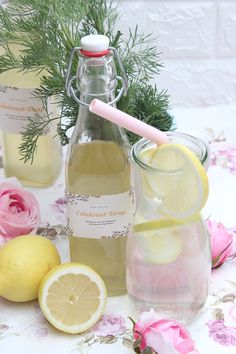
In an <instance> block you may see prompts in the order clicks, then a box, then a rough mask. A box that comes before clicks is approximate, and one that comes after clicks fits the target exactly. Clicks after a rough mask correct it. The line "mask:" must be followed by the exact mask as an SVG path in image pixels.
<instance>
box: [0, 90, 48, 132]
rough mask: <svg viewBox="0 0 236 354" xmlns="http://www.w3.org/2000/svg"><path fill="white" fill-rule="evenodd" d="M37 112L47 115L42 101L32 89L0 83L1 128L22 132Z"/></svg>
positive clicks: (7, 130) (6, 130)
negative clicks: (34, 94) (35, 95)
mask: <svg viewBox="0 0 236 354" xmlns="http://www.w3.org/2000/svg"><path fill="white" fill-rule="evenodd" d="M35 113H37V114H39V115H42V117H43V116H45V110H44V107H43V104H42V101H41V100H40V99H38V98H36V97H34V96H33V90H32V89H27V88H18V87H14V86H8V85H0V130H2V131H3V132H6V133H13V134H20V133H21V132H22V130H23V129H24V128H25V126H26V124H27V122H28V119H29V118H33V117H34V115H35Z"/></svg>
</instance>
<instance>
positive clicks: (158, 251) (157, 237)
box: [134, 219, 185, 264]
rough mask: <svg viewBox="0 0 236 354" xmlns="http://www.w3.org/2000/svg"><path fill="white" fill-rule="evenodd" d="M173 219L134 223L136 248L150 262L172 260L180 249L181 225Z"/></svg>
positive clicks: (156, 262) (169, 261)
mask: <svg viewBox="0 0 236 354" xmlns="http://www.w3.org/2000/svg"><path fill="white" fill-rule="evenodd" d="M183 225H185V224H184V223H180V222H176V221H173V220H166V219H163V220H153V221H147V222H144V223H141V224H136V225H134V232H135V237H136V241H137V243H138V248H139V250H140V253H141V254H142V255H143V257H144V259H145V261H146V262H148V263H152V264H168V263H172V262H174V261H175V260H176V259H177V258H178V257H179V255H180V253H181V251H182V241H181V232H180V231H181V229H180V228H178V227H181V226H183Z"/></svg>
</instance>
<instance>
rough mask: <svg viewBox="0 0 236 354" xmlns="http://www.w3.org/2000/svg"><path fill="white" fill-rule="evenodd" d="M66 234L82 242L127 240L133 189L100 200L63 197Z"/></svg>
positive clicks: (133, 200) (78, 196) (130, 223)
mask: <svg viewBox="0 0 236 354" xmlns="http://www.w3.org/2000/svg"><path fill="white" fill-rule="evenodd" d="M66 200H67V226H68V229H69V234H70V235H71V236H75V237H85V238H97V239H98V238H116V237H122V236H128V234H129V231H130V229H131V225H132V221H133V214H134V207H135V199H134V188H133V187H131V188H130V190H129V191H127V192H124V193H120V194H113V195H102V196H86V195H77V194H72V193H66Z"/></svg>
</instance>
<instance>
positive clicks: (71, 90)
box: [65, 47, 128, 106]
mask: <svg viewBox="0 0 236 354" xmlns="http://www.w3.org/2000/svg"><path fill="white" fill-rule="evenodd" d="M81 49H82V48H81V47H75V48H73V49H72V50H71V53H70V60H69V64H68V68H67V72H66V81H65V88H66V92H67V95H68V96H69V97H72V98H73V99H74V100H75V102H77V103H78V104H82V105H83V106H89V104H88V103H86V102H83V101H81V100H80V99H79V97H77V95H76V93H75V91H74V88H73V82H74V81H75V80H76V76H75V75H74V76H71V68H72V63H73V60H74V56H75V54H76V53H77V55H79V53H80V50H81ZM108 49H109V50H111V51H112V52H113V53H114V55H115V57H116V59H117V63H118V65H119V67H120V70H121V76H117V77H116V79H117V80H118V81H121V83H122V87H121V88H120V89H119V90H118V94H117V96H116V97H115V98H114V100H112V101H111V102H109V103H108V104H109V105H112V104H114V103H115V102H117V101H118V100H119V99H120V98H121V96H122V95H124V96H126V94H127V89H128V78H127V76H126V73H125V69H124V67H123V64H122V61H121V59H120V56H119V53H118V51H117V49H116V48H114V47H109V48H108Z"/></svg>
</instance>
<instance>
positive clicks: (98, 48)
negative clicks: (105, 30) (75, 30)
mask: <svg viewBox="0 0 236 354" xmlns="http://www.w3.org/2000/svg"><path fill="white" fill-rule="evenodd" d="M108 47H109V38H108V37H107V36H104V35H102V34H90V35H88V36H85V37H82V38H81V48H82V52H83V53H84V54H85V55H87V54H89V53H91V54H92V53H103V55H104V53H105V54H106V53H107V52H108ZM88 56H90V55H88ZM91 56H92V55H91Z"/></svg>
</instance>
